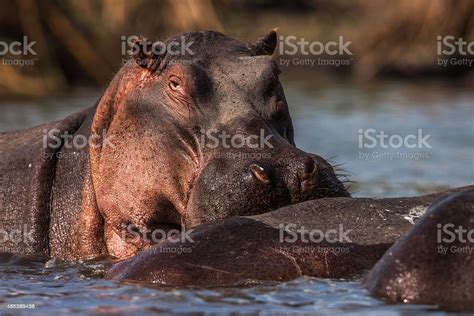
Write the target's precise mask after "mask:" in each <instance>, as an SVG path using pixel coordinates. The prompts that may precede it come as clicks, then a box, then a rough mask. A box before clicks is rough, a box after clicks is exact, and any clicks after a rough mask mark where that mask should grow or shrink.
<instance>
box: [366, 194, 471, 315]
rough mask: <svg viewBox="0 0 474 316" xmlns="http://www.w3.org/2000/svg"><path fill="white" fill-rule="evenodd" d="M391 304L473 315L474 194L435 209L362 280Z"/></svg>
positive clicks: (445, 201)
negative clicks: (406, 304)
mask: <svg viewBox="0 0 474 316" xmlns="http://www.w3.org/2000/svg"><path fill="white" fill-rule="evenodd" d="M363 285H364V286H365V287H366V288H367V289H368V291H369V292H370V293H372V294H373V295H375V296H378V297H382V298H384V299H386V300H387V301H390V302H404V303H416V304H435V305H439V306H440V307H441V308H443V309H446V310H449V311H471V312H472V311H474V191H468V192H463V193H456V194H452V195H450V196H448V197H447V198H445V199H442V200H441V201H438V202H436V203H434V204H433V205H432V206H431V208H430V210H429V211H428V213H427V215H426V216H424V217H423V218H422V220H420V222H419V223H418V224H417V225H415V226H414V227H412V228H411V229H410V230H409V231H408V232H407V233H406V234H405V235H404V236H403V237H402V238H400V239H399V240H398V241H397V242H396V243H395V245H393V246H392V247H391V248H390V249H389V250H388V251H387V252H386V253H385V255H384V256H383V257H382V258H381V259H380V261H378V263H377V264H376V265H375V267H374V268H373V269H372V270H371V271H370V273H369V274H368V276H367V277H366V278H365V279H364V281H363Z"/></svg>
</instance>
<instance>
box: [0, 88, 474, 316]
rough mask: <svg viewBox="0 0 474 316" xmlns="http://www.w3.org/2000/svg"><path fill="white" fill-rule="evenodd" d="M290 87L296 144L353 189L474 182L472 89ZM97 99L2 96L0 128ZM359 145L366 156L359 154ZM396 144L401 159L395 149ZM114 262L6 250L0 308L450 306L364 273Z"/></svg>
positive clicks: (392, 192) (0, 261) (390, 309)
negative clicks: (134, 272)
mask: <svg viewBox="0 0 474 316" xmlns="http://www.w3.org/2000/svg"><path fill="white" fill-rule="evenodd" d="M285 87H286V90H285V91H286V95H287V99H288V102H289V104H290V110H291V114H292V117H293V121H294V125H295V133H296V142H297V144H298V146H299V147H301V148H302V149H304V150H306V151H309V152H314V153H318V154H320V155H322V156H323V157H333V158H332V161H333V162H334V163H335V164H343V165H342V168H343V169H345V170H346V171H347V172H349V173H350V177H351V178H352V179H353V180H356V181H357V184H355V185H354V186H352V191H353V192H354V195H355V196H379V197H382V196H397V195H398V196H409V195H417V194H423V193H427V192H432V191H436V190H440V189H444V188H447V187H452V186H462V185H467V184H472V183H473V179H474V158H473V157H474V101H473V100H474V92H473V91H465V90H461V89H455V88H447V87H444V86H441V85H400V84H379V85H376V86H372V87H357V86H352V85H347V84H331V85H328V86H319V87H314V85H312V84H310V83H308V82H300V83H293V84H291V83H288V84H286V85H285ZM97 98H98V93H97V92H94V91H81V92H79V93H76V94H74V95H72V96H68V97H64V98H55V99H42V100H34V101H28V100H21V101H4V102H3V103H1V104H0V108H1V109H2V116H1V117H0V130H1V131H5V130H12V129H16V128H23V127H28V126H33V125H35V124H39V123H42V122H45V121H50V120H54V119H60V118H62V117H64V116H65V115H67V114H68V113H72V112H74V111H76V110H77V109H79V108H82V107H85V106H90V105H93V104H94V102H95V101H96V100H97ZM37 104H41V106H40V107H39V106H37ZM361 129H362V132H363V131H365V130H367V129H374V130H376V131H380V130H383V131H384V132H385V133H386V134H389V135H400V136H402V137H405V136H407V135H409V134H417V133H418V129H421V130H422V133H423V135H428V134H429V135H431V136H430V137H429V138H428V139H427V143H428V144H429V145H430V146H431V148H428V147H422V148H413V149H412V148H406V147H401V148H392V149H385V148H381V146H379V145H378V146H376V147H375V148H359V134H360V133H359V130H361ZM363 140H367V139H363ZM361 152H362V153H363V154H367V153H368V154H369V156H368V158H367V159H365V158H364V157H362V158H361ZM397 153H398V154H399V155H400V154H403V155H405V156H404V158H400V156H399V157H398V158H397V157H396V156H395V158H392V159H391V158H390V156H389V155H390V154H397ZM421 154H424V155H423V158H420V157H421ZM109 265H110V263H109V262H104V261H95V262H73V263H71V262H69V263H67V262H59V261H56V260H49V259H48V258H41V257H34V258H22V257H18V256H11V255H6V254H3V255H0V279H1V286H0V314H1V313H13V312H20V313H24V314H29V313H31V311H34V312H35V313H42V314H53V313H54V314H58V313H59V314H66V313H68V314H69V313H76V314H114V313H116V314H121V313H130V314H137V313H156V312H162V313H170V312H174V313H183V314H189V313H207V314H216V313H218V314H221V313H234V314H236V313H238V314H255V313H261V314H269V315H273V314H278V313H300V314H305V313H308V314H312V315H313V314H331V315H332V314H341V313H345V312H350V313H352V314H355V315H364V316H365V315H406V314H413V313H417V314H418V313H426V314H430V315H445V313H444V312H441V311H438V310H436V307H434V306H415V305H389V304H386V303H384V302H383V301H381V300H377V299H374V298H371V297H370V296H368V295H367V293H366V291H365V290H364V289H362V288H361V287H360V286H359V283H358V281H359V280H324V279H316V278H300V279H298V280H294V281H291V282H285V283H280V284H260V285H254V286H248V287H235V288H211V289H191V288H154V287H150V286H143V285H139V284H122V283H117V282H113V281H107V280H104V279H103V276H104V275H105V271H106V270H107V268H108V266H109ZM7 304H32V305H28V306H30V307H34V310H30V309H21V310H13V309H8V308H7Z"/></svg>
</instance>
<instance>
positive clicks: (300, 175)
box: [184, 151, 350, 227]
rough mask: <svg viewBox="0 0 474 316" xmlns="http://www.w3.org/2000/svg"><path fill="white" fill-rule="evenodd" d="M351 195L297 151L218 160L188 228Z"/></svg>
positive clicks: (202, 184) (193, 204)
mask: <svg viewBox="0 0 474 316" xmlns="http://www.w3.org/2000/svg"><path fill="white" fill-rule="evenodd" d="M344 196H350V194H349V193H348V192H347V190H346V188H345V187H344V185H343V184H342V183H341V181H339V179H338V178H337V175H336V174H335V172H334V170H333V168H332V166H331V165H330V164H329V163H328V162H326V161H325V160H324V159H323V158H321V157H319V156H316V155H311V154H307V153H304V152H300V151H298V152H296V153H293V154H292V155H286V156H281V157H280V158H279V159H275V158H273V159H259V160H252V159H250V160H235V161H229V160H228V159H227V160H226V159H213V160H211V161H210V162H209V163H208V164H207V166H206V167H205V168H204V169H203V170H202V171H201V173H200V175H199V177H198V179H197V181H196V183H195V185H194V187H193V192H192V194H191V196H190V199H189V201H188V208H187V210H186V214H185V216H184V223H185V225H186V226H187V227H193V226H196V225H199V224H202V223H205V222H211V221H215V220H219V219H223V218H227V217H231V216H248V215H255V214H260V213H264V212H268V211H271V210H274V209H277V208H280V207H283V206H286V205H290V204H295V203H299V202H302V201H307V200H313V199H319V198H323V197H344Z"/></svg>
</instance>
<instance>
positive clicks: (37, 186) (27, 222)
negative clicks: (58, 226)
mask: <svg viewBox="0 0 474 316" xmlns="http://www.w3.org/2000/svg"><path fill="white" fill-rule="evenodd" d="M88 111H89V109H87V110H84V111H81V112H78V113H76V114H73V115H71V116H69V117H67V118H65V119H64V120H61V121H56V122H52V123H46V124H43V125H39V126H36V127H33V128H30V129H26V130H20V131H13V132H6V133H0V174H1V178H0V232H1V236H0V252H15V253H20V254H29V253H36V252H42V253H49V249H48V248H49V246H48V227H49V220H50V214H49V204H50V195H51V188H52V183H53V181H54V177H55V170H56V168H55V167H56V163H57V158H58V157H57V155H56V153H57V152H59V151H60V150H61V147H62V144H54V145H51V144H52V141H53V140H52V139H51V137H48V136H47V134H46V133H47V131H51V130H53V129H54V130H55V131H56V132H57V133H59V134H62V133H64V132H68V133H69V134H72V133H74V131H75V130H77V129H78V128H79V126H80V125H81V124H82V122H83V121H84V119H85V117H86V115H87V113H88Z"/></svg>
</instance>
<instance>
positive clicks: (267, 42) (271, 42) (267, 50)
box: [252, 30, 277, 56]
mask: <svg viewBox="0 0 474 316" xmlns="http://www.w3.org/2000/svg"><path fill="white" fill-rule="evenodd" d="M276 45H277V33H276V32H275V30H273V31H271V32H270V33H268V34H267V35H265V36H263V37H260V38H259V39H258V40H257V41H256V42H255V44H253V45H252V53H253V55H254V56H259V55H272V54H273V52H274V51H275V47H276Z"/></svg>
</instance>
